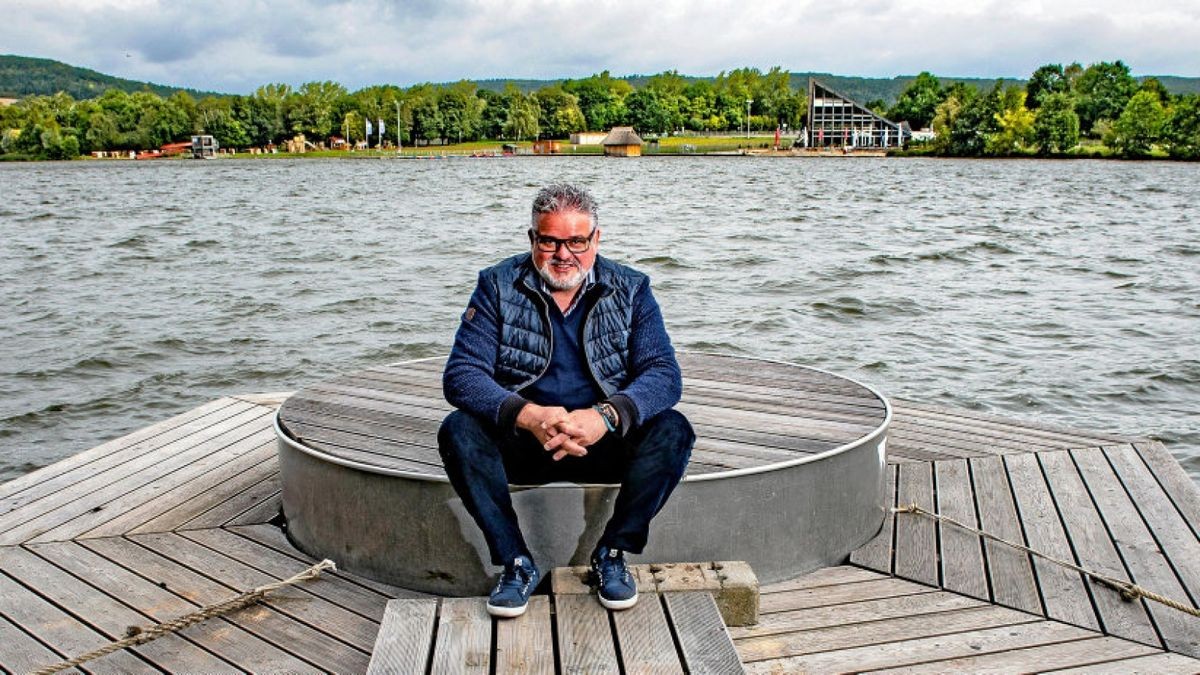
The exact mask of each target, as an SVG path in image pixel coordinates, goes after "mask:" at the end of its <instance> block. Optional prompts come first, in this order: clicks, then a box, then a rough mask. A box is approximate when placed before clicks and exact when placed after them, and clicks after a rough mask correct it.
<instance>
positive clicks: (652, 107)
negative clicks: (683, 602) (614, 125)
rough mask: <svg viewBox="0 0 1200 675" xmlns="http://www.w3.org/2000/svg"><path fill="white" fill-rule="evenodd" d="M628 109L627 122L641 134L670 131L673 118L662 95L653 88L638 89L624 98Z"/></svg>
mask: <svg viewBox="0 0 1200 675" xmlns="http://www.w3.org/2000/svg"><path fill="white" fill-rule="evenodd" d="M625 107H626V109H627V110H628V111H629V122H630V124H632V125H633V128H634V129H635V130H637V131H638V132H639V133H643V134H661V133H665V132H667V131H670V130H671V128H672V127H673V126H674V125H673V119H672V115H671V111H670V109H669V108H668V107H667V105H666V104H665V103H664V101H663V97H662V96H660V95H659V93H658V92H657V91H655V90H653V89H640V90H638V91H635V92H633V93H632V94H630V95H629V96H627V97H626V98H625Z"/></svg>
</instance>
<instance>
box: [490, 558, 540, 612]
mask: <svg viewBox="0 0 1200 675" xmlns="http://www.w3.org/2000/svg"><path fill="white" fill-rule="evenodd" d="M538 579H539V576H538V570H537V567H536V566H535V565H534V564H533V561H532V560H530V559H529V556H524V555H519V556H517V557H516V558H513V561H512V562H511V563H509V564H507V565H505V566H504V571H503V572H501V573H500V578H499V579H498V580H497V581H496V587H495V588H493V589H492V595H491V596H490V597H489V598H488V604H487V611H488V614H491V615H492V616H499V617H504V618H508V617H514V616H521V615H522V614H524V613H525V608H526V607H528V606H529V596H530V595H533V589H535V588H537V585H538Z"/></svg>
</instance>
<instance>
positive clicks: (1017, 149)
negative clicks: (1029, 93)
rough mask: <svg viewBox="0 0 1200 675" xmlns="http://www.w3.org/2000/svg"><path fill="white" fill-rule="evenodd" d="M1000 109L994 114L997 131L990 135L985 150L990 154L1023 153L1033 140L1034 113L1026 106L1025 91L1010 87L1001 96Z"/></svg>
mask: <svg viewBox="0 0 1200 675" xmlns="http://www.w3.org/2000/svg"><path fill="white" fill-rule="evenodd" d="M999 104H1000V110H998V111H997V112H996V113H995V114H994V118H995V122H996V125H997V127H998V128H997V129H996V131H994V132H992V133H991V134H989V135H988V137H987V140H986V142H985V150H986V151H987V153H988V154H989V155H1000V156H1004V155H1011V154H1021V153H1024V152H1026V151H1028V150H1029V145H1030V143H1032V141H1033V123H1034V114H1033V112H1032V111H1030V110H1029V109H1028V108H1026V107H1025V92H1024V91H1023V90H1021V89H1020V88H1018V87H1008V88H1006V89H1005V90H1004V92H1003V93H1002V94H1001V95H1000V97H999Z"/></svg>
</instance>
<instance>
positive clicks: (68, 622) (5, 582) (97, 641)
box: [0, 574, 160, 673]
mask: <svg viewBox="0 0 1200 675" xmlns="http://www.w3.org/2000/svg"><path fill="white" fill-rule="evenodd" d="M0 617H3V618H6V619H8V620H9V621H11V622H12V623H13V624H15V625H17V626H19V627H20V628H21V629H22V630H23V632H25V633H28V634H29V635H34V636H36V637H37V638H38V640H40V641H41V642H44V643H45V644H47V645H49V646H50V647H51V648H52V649H53V650H54V652H55V653H56V654H60V655H63V656H64V657H65V658H58V657H52V658H51V659H50V660H48V661H46V662H44V663H39V664H37V666H38V667H41V666H48V665H50V664H52V663H56V662H58V661H64V660H66V659H68V658H72V657H75V656H78V655H79V654H85V653H87V652H90V651H92V650H93V649H97V648H99V647H103V646H104V645H106V644H108V643H109V642H112V638H111V637H110V636H108V635H104V634H102V633H100V632H98V631H97V630H96V629H95V628H93V627H92V626H89V625H87V624H84V623H81V622H79V621H77V620H76V619H75V618H74V617H72V616H71V615H69V614H67V613H66V612H64V611H62V610H61V609H59V608H58V607H56V606H54V605H53V604H51V603H50V602H49V601H47V600H46V599H44V598H42V597H41V596H39V595H37V594H36V593H34V592H32V591H30V590H27V589H25V588H23V587H22V586H21V585H20V584H18V583H17V582H15V581H13V580H12V579H10V578H9V577H7V576H5V575H4V574H0ZM9 648H10V647H9V645H8V643H0V653H3V654H5V655H6V656H5V660H6V661H7V659H8V657H7V652H8V649H9ZM88 666H89V667H90V668H91V670H92V671H93V672H105V671H107V672H113V673H158V672H160V671H159V669H157V668H155V667H153V666H151V665H150V664H149V663H147V662H145V661H143V660H141V659H140V658H138V656H137V654H136V653H135V652H133V651H131V650H127V649H126V650H121V651H119V652H114V653H112V654H109V655H107V656H104V657H101V658H99V659H96V660H94V661H91V662H89V663H88ZM17 672H25V671H23V670H18V671H17ZM76 672H78V671H76Z"/></svg>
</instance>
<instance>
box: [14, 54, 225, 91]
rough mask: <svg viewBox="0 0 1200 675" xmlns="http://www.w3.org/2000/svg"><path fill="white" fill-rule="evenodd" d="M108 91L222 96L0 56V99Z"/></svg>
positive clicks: (66, 66) (25, 57)
mask: <svg viewBox="0 0 1200 675" xmlns="http://www.w3.org/2000/svg"><path fill="white" fill-rule="evenodd" d="M109 89H121V90H124V91H127V92H135V91H151V92H154V93H155V94H158V95H159V96H170V95H171V94H174V93H175V92H177V91H186V92H187V93H189V94H191V95H192V96H195V97H197V98H203V97H205V96H223V95H224V94H218V93H215V92H211V91H197V90H195V89H188V88H187V87H168V86H166V85H161V84H153V83H150V82H138V81H136V80H126V79H123V78H120V77H113V76H112V75H105V74H103V73H98V72H96V71H94V70H88V69H87V68H78V67H76V66H71V65H67V64H65V63H62V62H60V61H54V60H52V59H37V58H33V57H29V56H15V55H13V54H0V98H21V97H23V96H30V95H34V94H44V95H50V94H55V93H58V92H60V91H65V92H66V93H68V94H70V95H71V97H72V98H74V99H77V100H78V99H85V98H95V97H97V96H99V95H101V94H103V93H104V92H105V91H107V90H109Z"/></svg>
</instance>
